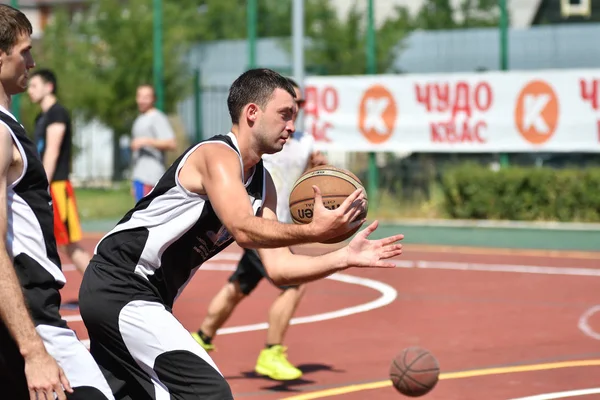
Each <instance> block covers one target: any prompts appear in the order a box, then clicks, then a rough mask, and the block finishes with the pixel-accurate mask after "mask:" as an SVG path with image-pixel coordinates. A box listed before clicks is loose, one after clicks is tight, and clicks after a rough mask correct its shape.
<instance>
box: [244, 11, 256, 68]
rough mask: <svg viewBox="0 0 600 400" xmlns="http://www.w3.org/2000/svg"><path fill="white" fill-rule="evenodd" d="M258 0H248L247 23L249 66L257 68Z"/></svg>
mask: <svg viewBox="0 0 600 400" xmlns="http://www.w3.org/2000/svg"><path fill="white" fill-rule="evenodd" d="M256 18H257V0H248V3H247V6H246V20H247V21H246V24H247V30H248V33H247V34H248V68H249V69H252V68H256V30H257V22H258V21H257V20H256Z"/></svg>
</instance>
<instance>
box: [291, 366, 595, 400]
mask: <svg viewBox="0 0 600 400" xmlns="http://www.w3.org/2000/svg"><path fill="white" fill-rule="evenodd" d="M590 366H600V359H598V360H577V361H561V362H555V363H545V364H530V365H515V366H510V367H497V368H484V369H474V370H467V371H458V372H444V373H441V374H440V380H448V379H463V378H473V377H476V376H488V375H500V374H512V373H517V372H532V371H545V370H549V369H560V368H574V367H590ZM388 386H392V381H391V380H389V379H388V380H385V381H378V382H371V383H364V384H358V385H348V386H341V387H337V388H332V389H327V390H319V391H316V392H309V393H304V394H300V395H297V396H292V397H286V398H284V399H283V400H313V399H322V398H325V397H332V396H339V395H341V394H346V393H355V392H360V391H363V390H370V389H381V388H384V387H388ZM522 400H524V399H522Z"/></svg>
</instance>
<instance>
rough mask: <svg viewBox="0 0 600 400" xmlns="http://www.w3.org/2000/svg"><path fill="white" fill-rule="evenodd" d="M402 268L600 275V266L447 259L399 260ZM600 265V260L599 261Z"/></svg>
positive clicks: (398, 264) (399, 265)
mask: <svg viewBox="0 0 600 400" xmlns="http://www.w3.org/2000/svg"><path fill="white" fill-rule="evenodd" d="M395 263H396V266H398V267H400V268H423V269H447V270H456V271H485V272H513V273H524V274H541V275H574V276H600V268H576V267H573V268H570V267H569V268H567V267H544V266H535V265H510V264H481V263H461V262H446V261H412V260H397V261H395ZM599 266H600V262H599Z"/></svg>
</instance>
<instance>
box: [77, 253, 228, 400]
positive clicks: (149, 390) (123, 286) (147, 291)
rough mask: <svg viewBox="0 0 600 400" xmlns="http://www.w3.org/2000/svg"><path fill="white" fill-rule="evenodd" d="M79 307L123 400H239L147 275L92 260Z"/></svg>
mask: <svg viewBox="0 0 600 400" xmlns="http://www.w3.org/2000/svg"><path fill="white" fill-rule="evenodd" d="M79 309H80V311H81V317H82V319H83V322H84V323H85V326H86V328H87V330H88V334H89V337H90V351H91V353H92V355H93V356H94V358H95V359H96V361H97V362H98V364H99V365H100V367H101V368H102V369H103V371H104V372H105V374H106V375H107V377H108V383H109V385H110V387H111V389H112V390H113V392H114V394H115V398H116V399H117V400H124V399H127V400H130V399H132V400H137V399H159V398H160V399H165V398H168V399H180V400H188V399H207V400H233V394H232V392H231V388H230V387H229V384H228V383H227V381H226V380H225V378H224V377H223V375H222V374H221V372H220V371H219V370H218V369H217V366H216V365H215V363H214V362H213V360H212V359H211V358H210V356H209V355H208V354H207V353H206V351H205V350H204V349H203V348H202V347H201V346H200V345H199V344H198V343H197V342H196V341H195V340H194V338H193V337H192V335H190V333H189V331H188V330H187V329H185V328H184V326H183V325H182V324H181V323H180V322H179V321H178V320H177V319H176V318H175V316H173V314H172V313H171V310H170V309H169V308H167V307H166V306H165V305H164V303H163V302H162V301H161V299H160V297H159V296H158V294H157V293H156V292H155V291H154V290H153V289H152V287H151V286H150V285H149V283H148V282H147V281H146V280H145V279H144V278H143V277H141V276H139V275H136V274H135V273H134V272H130V271H126V270H124V269H120V268H118V267H115V266H112V265H105V264H100V263H97V262H94V261H92V262H91V263H90V265H89V266H88V268H87V269H86V271H85V274H84V277H83V281H82V283H81V287H80V291H79Z"/></svg>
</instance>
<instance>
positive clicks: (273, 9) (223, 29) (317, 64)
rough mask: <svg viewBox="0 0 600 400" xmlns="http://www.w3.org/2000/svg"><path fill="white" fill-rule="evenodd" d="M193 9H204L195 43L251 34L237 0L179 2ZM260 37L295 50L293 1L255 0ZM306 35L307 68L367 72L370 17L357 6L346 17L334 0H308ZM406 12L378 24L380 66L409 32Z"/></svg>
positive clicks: (383, 67)
mask: <svg viewBox="0 0 600 400" xmlns="http://www.w3.org/2000/svg"><path fill="white" fill-rule="evenodd" d="M181 1H183V2H184V3H185V4H186V7H187V8H189V9H196V10H200V13H199V17H198V21H197V23H196V24H195V25H196V28H195V31H194V33H193V35H192V36H193V38H194V39H195V40H197V41H211V40H226V39H244V38H246V34H247V20H246V11H247V10H246V4H245V2H241V1H238V0H181ZM257 7H258V10H257V15H258V18H257V19H258V21H257V35H258V37H259V38H261V37H262V38H265V37H278V38H281V42H282V46H283V48H285V49H286V50H287V51H291V43H290V35H291V33H292V24H291V21H292V2H291V1H281V0H258V1H257ZM304 10H305V16H304V19H305V25H306V26H305V34H306V37H307V39H308V40H310V41H311V43H312V45H310V46H307V48H306V56H305V58H306V64H307V67H309V68H313V69H316V70H317V71H320V72H324V73H328V74H361V73H365V72H366V48H365V46H366V15H365V12H363V11H360V10H359V8H358V7H357V6H356V3H355V6H354V7H353V8H352V9H351V11H350V13H349V15H348V16H347V18H345V19H342V18H340V17H339V15H338V14H337V12H336V10H335V8H334V7H333V5H332V4H331V1H330V0H306V1H305V4H304ZM410 26H411V23H410V17H409V15H408V12H407V11H406V10H405V9H404V8H401V7H398V8H397V9H396V10H395V12H394V13H393V14H392V15H390V17H389V18H388V19H387V20H386V21H385V22H384V23H383V24H382V26H380V27H379V28H378V32H377V54H378V70H379V71H387V70H388V69H389V67H390V65H391V63H392V62H393V57H392V56H393V53H392V51H393V50H394V49H395V48H396V46H397V45H398V44H399V43H400V41H401V40H402V38H403V37H404V36H405V35H406V33H407V32H409V30H410Z"/></svg>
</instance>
